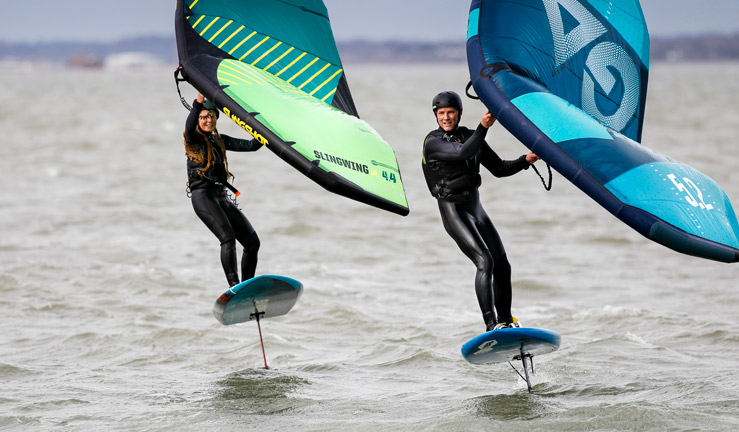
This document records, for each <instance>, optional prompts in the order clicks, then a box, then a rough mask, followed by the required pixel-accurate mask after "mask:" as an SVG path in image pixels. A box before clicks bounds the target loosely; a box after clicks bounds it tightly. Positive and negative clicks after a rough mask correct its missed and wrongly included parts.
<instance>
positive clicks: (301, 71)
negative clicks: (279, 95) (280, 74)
mask: <svg viewBox="0 0 739 432" xmlns="http://www.w3.org/2000/svg"><path fill="white" fill-rule="evenodd" d="M317 61H318V57H316V58H314V59H313V61H312V62H310V63H308V64H307V65H305V66H303V69H300V70H299V71H298V73H296V74H295V75H293V76H292V77H291V78H290V79H289V80H287V82H290V81H292V80H294V79H295V78H297V77H298V75H300V74H302V73H303V72H305V70H306V69H308V68H309V67H311V66H313V63H315V62H317Z"/></svg>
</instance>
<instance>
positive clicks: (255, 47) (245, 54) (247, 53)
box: [239, 36, 269, 61]
mask: <svg viewBox="0 0 739 432" xmlns="http://www.w3.org/2000/svg"><path fill="white" fill-rule="evenodd" d="M267 40H269V36H265V37H264V39H262V40H261V41H259V43H258V44H256V45H254V46H253V47H251V49H250V50H249V51H247V52H246V53H244V55H242V56H241V57H240V58H239V61H241V60H243V59H244V57H246V56H248V55H249V54H251V53H252V51H254V50H255V49H257V48H258V47H259V45H261V44H263V43H265V42H267Z"/></svg>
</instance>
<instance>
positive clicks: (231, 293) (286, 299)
mask: <svg viewBox="0 0 739 432" xmlns="http://www.w3.org/2000/svg"><path fill="white" fill-rule="evenodd" d="M302 293H303V284H302V283H300V282H298V281H296V280H295V279H291V278H289V277H285V276H273V275H263V276H257V277H255V278H252V279H249V280H246V281H244V282H241V283H240V284H238V285H236V286H234V287H231V288H229V289H228V291H226V292H224V293H223V294H221V296H220V297H218V300H216V303H215V304H214V305H213V315H215V317H216V319H217V320H218V322H220V323H221V324H223V325H231V324H238V323H242V322H246V321H252V320H255V319H256V318H257V315H256V314H257V313H259V318H260V319H261V318H270V317H276V316H280V315H284V314H286V313H288V312H289V311H290V309H292V308H293V306H295V303H296V302H297V301H298V299H299V298H300V295H301V294H302Z"/></svg>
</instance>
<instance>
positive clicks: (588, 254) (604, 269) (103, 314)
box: [0, 64, 739, 431]
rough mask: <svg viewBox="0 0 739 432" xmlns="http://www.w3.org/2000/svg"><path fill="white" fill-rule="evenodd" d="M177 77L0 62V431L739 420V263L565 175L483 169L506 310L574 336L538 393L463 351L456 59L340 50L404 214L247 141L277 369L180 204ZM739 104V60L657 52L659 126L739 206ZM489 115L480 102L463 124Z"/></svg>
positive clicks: (211, 244)
mask: <svg viewBox="0 0 739 432" xmlns="http://www.w3.org/2000/svg"><path fill="white" fill-rule="evenodd" d="M171 69H172V70H174V67H173V68H171ZM172 70H170V69H166V68H165V69H156V70H131V71H80V70H64V69H39V70H30V71H12V70H3V71H2V72H1V73H2V81H3V85H2V90H0V96H2V97H1V98H0V99H1V100H2V101H3V102H2V103H1V104H0V129H1V130H2V131H3V132H2V135H3V139H2V145H0V161H1V162H0V166H1V167H2V169H0V184H2V185H3V187H2V191H1V192H0V211H1V212H2V213H1V214H2V219H1V220H2V225H1V226H2V235H1V236H0V316H1V317H2V318H0V319H1V321H0V322H1V323H2V324H1V325H2V332H1V333H0V382H1V383H2V386H1V388H2V390H1V391H0V429H2V430H43V431H52V430H60V431H61V430H63V431H92V430H108V431H168V430H172V431H174V430H177V431H203V430H216V431H242V430H263V431H272V430H288V429H290V430H301V431H347V430H351V431H377V430H382V431H429V430H435V431H488V430H529V431H558V430H559V431H573V430H575V431H577V430H582V431H621V430H659V431H691V430H695V431H697V430H701V431H704V430H712V431H732V430H736V429H737V428H738V427H739V336H738V333H739V318H737V310H739V290H738V289H737V288H738V287H739V283H738V280H739V264H722V263H716V262H711V261H707V260H703V259H699V258H693V257H688V256H684V255H681V254H678V253H676V252H673V251H671V250H668V249H666V248H664V247H662V246H660V245H657V244H655V243H652V242H650V241H648V240H646V239H644V238H643V237H641V236H640V235H638V234H636V233H635V232H633V231H632V230H631V229H630V228H628V227H626V226H625V225H623V224H622V223H621V222H619V221H618V220H617V219H616V218H614V217H613V216H611V215H610V214H609V213H607V212H606V211H605V210H603V209H602V208H600V207H599V206H598V205H596V204H595V203H594V202H593V201H592V200H590V199H589V198H587V197H586V196H585V195H584V194H582V193H581V192H580V191H579V190H577V189H576V188H575V187H573V186H571V185H570V184H569V183H568V182H567V181H565V180H564V179H563V178H562V177H561V176H559V175H558V174H556V173H555V175H554V189H553V190H552V191H551V192H546V191H545V190H544V188H543V187H542V184H541V182H540V180H539V179H538V178H537V177H536V175H535V174H534V173H533V172H532V171H531V170H529V171H525V172H522V173H520V174H518V175H516V176H514V177H510V178H505V179H497V178H494V177H492V175H489V174H487V173H486V174H484V175H483V185H482V187H481V195H482V202H483V204H484V206H485V208H486V209H487V212H488V213H489V215H490V216H491V218H492V219H493V221H494V223H495V225H496V227H497V228H498V230H499V232H500V234H501V236H502V238H503V241H504V244H505V247H506V249H507V252H508V256H509V258H510V261H511V264H512V266H513V285H514V298H513V311H514V315H516V316H517V317H519V318H520V320H521V321H522V323H523V324H524V325H527V326H533V327H543V328H548V329H552V330H556V331H558V332H560V333H561V335H562V345H561V348H560V350H559V351H557V352H555V353H553V354H549V355H546V356H542V357H539V358H536V359H534V361H535V368H536V374H535V375H534V376H533V384H534V389H533V390H534V391H533V393H529V392H528V391H527V390H526V385H525V383H524V382H523V381H522V380H521V379H520V378H519V377H518V376H517V375H516V373H515V372H514V371H513V370H512V369H511V368H510V366H508V365H507V364H500V365H489V366H474V365H471V364H468V363H467V362H466V361H465V360H464V359H463V358H462V356H461V354H460V347H461V346H462V344H463V343H464V342H465V341H466V340H468V339H469V338H471V337H473V336H475V335H477V334H478V333H480V332H482V331H483V330H484V328H483V322H482V319H481V316H480V312H479V311H478V307H477V301H476V298H475V294H474V289H473V282H474V275H475V268H474V266H473V265H472V263H471V262H469V261H468V260H467V258H465V256H464V255H463V254H462V253H461V252H460V251H459V250H458V249H457V247H456V246H455V244H454V243H453V241H452V240H451V239H450V238H449V237H448V236H447V234H446V233H445V232H444V229H443V228H442V225H441V220H440V218H439V214H438V210H437V208H436V204H435V202H434V199H433V198H432V197H431V196H430V194H429V193H428V191H427V189H426V186H425V182H424V180H423V175H422V172H421V168H420V163H421V162H420V157H421V146H422V140H423V138H424V136H425V134H426V133H427V132H428V131H429V130H431V129H433V128H435V122H434V117H433V114H432V112H431V98H432V97H433V95H434V94H436V93H437V92H439V91H442V90H455V91H457V92H459V93H462V92H463V91H464V86H465V84H466V83H467V79H468V77H467V72H466V67H465V65H463V64H447V65H393V66H389V65H365V64H349V65H346V72H347V76H348V80H349V84H350V87H351V88H352V91H353V95H354V100H355V102H356V105H357V108H358V110H359V114H360V116H361V117H362V118H363V119H364V120H366V121H368V122H369V123H370V124H372V125H373V126H374V127H375V128H376V129H377V130H378V131H379V132H380V134H382V135H383V137H384V138H385V139H386V140H387V141H388V142H389V143H390V144H391V145H392V147H393V148H394V149H395V151H396V154H397V157H398V161H399V164H400V167H401V172H402V176H403V182H404V184H405V188H406V192H407V195H408V200H409V203H410V207H411V213H410V215H409V216H407V217H405V218H403V217H400V216H397V215H394V214H390V213H387V212H384V211H381V210H377V209H374V208H370V207H368V206H365V205H363V204H360V203H357V202H353V201H350V200H348V199H345V198H343V197H340V196H337V195H333V194H330V193H328V192H326V191H325V190H323V189H322V188H321V187H319V186H318V185H316V184H314V183H312V182H311V181H309V180H308V179H307V178H305V177H303V176H302V175H301V174H299V173H298V172H297V171H295V170H294V169H292V168H291V167H289V166H288V165H287V164H286V163H284V162H282V161H281V160H280V159H279V158H278V157H276V156H275V155H274V154H273V153H271V152H270V151H269V150H268V149H262V150H260V151H259V152H256V153H244V154H236V153H234V154H231V155H230V157H229V162H230V168H231V171H232V172H233V173H234V174H235V175H236V182H235V184H236V186H237V187H238V188H239V189H240V190H241V192H242V195H241V197H240V198H239V204H240V206H241V208H242V209H243V211H244V213H245V214H246V215H247V216H248V218H249V219H250V221H251V222H252V224H253V225H254V227H255V228H256V230H257V232H258V234H259V236H260V238H261V242H262V248H261V251H260V256H259V266H258V268H257V272H258V274H284V275H287V276H290V277H294V278H296V279H298V280H300V281H302V282H303V283H304V285H305V291H304V294H303V296H302V298H301V299H300V301H299V302H298V303H297V305H296V306H295V308H294V309H293V310H292V311H291V312H290V313H289V314H288V315H285V316H282V317H279V318H273V319H269V320H264V321H262V332H263V333H264V343H265V347H266V355H267V361H268V363H269V365H270V369H269V370H265V369H264V367H263V360H262V352H261V347H260V344H259V335H258V331H257V328H256V326H255V324H254V323H253V322H252V323H245V324H240V325H234V326H229V327H224V326H221V325H220V324H219V323H218V322H217V321H216V320H215V318H214V317H213V314H212V312H211V309H212V306H213V303H214V302H215V300H216V298H217V297H218V296H219V295H220V294H221V293H222V292H223V291H224V290H225V289H226V288H227V285H226V280H225V278H224V275H223V272H222V270H221V267H220V262H219V258H218V257H219V252H218V251H219V246H218V241H217V240H216V238H215V237H214V236H213V235H212V234H211V233H210V232H209V231H208V230H207V229H206V227H205V226H204V225H203V224H202V223H201V222H200V221H199V220H198V219H197V217H196V216H195V214H194V212H193V211H192V208H191V205H190V201H189V199H188V197H187V193H186V187H185V182H186V174H185V155H184V148H183V144H182V130H183V124H184V120H185V117H186V114H187V111H186V110H185V109H184V108H183V107H182V106H181V104H180V102H179V100H178V96H177V92H176V89H175V84H174V81H173V79H172ZM183 91H184V94H185V96H186V98H187V99H188V100H192V99H193V98H194V96H195V92H194V90H193V89H192V88H191V87H189V86H188V85H187V84H184V85H183ZM738 97H739V65H738V64H708V65H695V64H656V65H654V66H653V70H652V74H651V76H650V90H649V98H648V102H647V114H646V121H645V125H644V135H643V143H644V144H645V145H647V146H648V147H650V148H652V149H654V150H656V151H658V152H660V153H664V154H667V155H668V156H670V157H672V158H674V159H678V160H681V161H684V162H687V163H689V164H691V165H692V166H694V167H695V168H697V169H699V170H700V171H702V172H704V173H706V174H708V175H709V176H711V177H712V178H713V179H714V180H716V181H717V182H718V183H719V184H720V185H722V187H723V188H724V189H725V190H726V192H727V193H728V194H729V196H730V197H731V198H732V199H733V201H734V205H735V206H737V205H739V152H737V150H736V135H737V132H739V130H738V129H737V125H739V108H737V105H736V100H737V98H738ZM483 111H484V109H483V107H482V106H481V105H480V104H479V103H478V102H475V101H472V100H469V99H466V98H465V110H464V116H463V117H462V123H463V124H466V125H468V126H471V127H474V126H475V125H476V124H477V123H478V121H479V119H480V117H481V115H482V113H483ZM219 128H220V129H221V132H222V133H227V134H232V135H237V136H244V133H243V131H241V130H240V129H239V128H237V127H236V126H235V125H234V124H232V123H231V122H230V121H229V120H227V119H225V118H221V121H220V123H219ZM488 142H489V143H490V144H491V145H492V146H493V148H494V149H495V150H496V151H498V153H499V154H500V155H501V156H502V157H503V158H506V159H513V158H516V157H518V156H520V155H521V154H523V153H525V152H526V151H527V150H526V149H525V148H524V147H523V146H522V145H521V144H519V143H518V142H517V141H516V140H515V139H513V138H512V137H511V136H510V134H508V133H507V132H506V131H505V130H504V128H502V127H501V126H499V125H496V126H494V127H493V128H492V130H491V132H490V133H489V135H488ZM538 166H539V167H541V169H542V170H544V165H543V164H542V163H541V162H539V163H538Z"/></svg>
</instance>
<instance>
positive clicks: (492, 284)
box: [422, 91, 539, 331]
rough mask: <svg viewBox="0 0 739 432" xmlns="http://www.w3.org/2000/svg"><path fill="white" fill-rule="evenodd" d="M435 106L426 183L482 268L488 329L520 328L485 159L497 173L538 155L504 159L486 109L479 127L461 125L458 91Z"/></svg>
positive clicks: (480, 296)
mask: <svg viewBox="0 0 739 432" xmlns="http://www.w3.org/2000/svg"><path fill="white" fill-rule="evenodd" d="M433 110H434V114H435V115H436V122H437V123H438V125H439V128H438V129H435V130H433V131H431V132H429V134H428V135H427V136H426V139H425V140H424V144H423V165H422V166H423V173H424V176H425V177H426V183H427V184H428V187H429V190H430V191H431V194H432V195H433V196H434V198H436V199H437V202H438V205H439V212H440V213H441V220H442V222H443V223H444V228H445V229H446V231H447V233H449V235H450V236H451V237H452V238H453V239H454V241H455V242H456V243H457V245H458V246H459V248H460V249H461V250H462V252H463V253H464V254H465V255H467V257H468V258H470V259H471V260H472V262H473V263H474V264H475V266H476V267H477V274H476V276H475V292H476V294H477V301H478V302H479V304H480V310H481V311H482V317H483V320H484V321H485V327H486V331H491V330H495V329H499V328H507V327H518V323H517V320H516V318H514V317H513V316H512V315H511V299H512V294H511V266H510V264H509V263H508V258H507V257H506V252H505V249H504V248H503V243H502V242H501V239H500V236H499V235H498V232H497V231H496V229H495V226H493V223H492V221H491V220H490V218H489V217H488V215H487V213H485V210H484V209H483V208H482V205H481V204H480V195H479V192H478V188H479V187H480V183H481V178H480V164H482V165H483V166H484V167H485V168H487V169H488V170H489V171H490V172H491V173H492V174H493V175H494V176H496V177H507V176H511V175H513V174H516V173H518V172H520V171H522V170H525V169H528V167H529V166H531V164H533V163H534V162H536V161H537V160H539V158H538V157H537V156H536V155H535V154H534V153H529V154H527V155H523V156H521V157H519V158H518V159H515V160H506V161H504V160H502V159H501V158H500V157H499V156H498V155H497V154H496V153H495V152H494V151H493V150H492V149H491V148H490V146H488V144H487V143H486V142H485V135H486V134H487V131H488V128H489V127H490V126H492V125H493V123H494V122H495V118H494V117H493V116H492V114H490V112H486V113H485V114H484V115H483V116H482V120H481V121H480V125H479V126H478V127H477V129H476V130H474V131H472V130H470V129H468V128H466V127H464V126H459V121H460V119H461V117H462V100H461V98H460V97H459V95H458V94H456V93H454V92H451V91H446V92H442V93H439V94H438V95H436V97H434V100H433ZM493 305H494V306H495V308H493ZM496 311H497V316H496Z"/></svg>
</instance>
